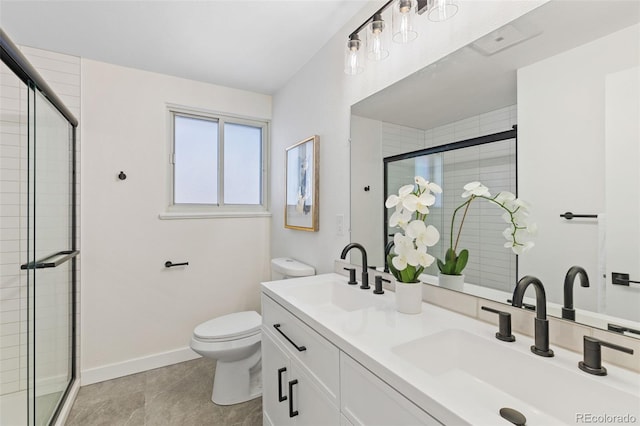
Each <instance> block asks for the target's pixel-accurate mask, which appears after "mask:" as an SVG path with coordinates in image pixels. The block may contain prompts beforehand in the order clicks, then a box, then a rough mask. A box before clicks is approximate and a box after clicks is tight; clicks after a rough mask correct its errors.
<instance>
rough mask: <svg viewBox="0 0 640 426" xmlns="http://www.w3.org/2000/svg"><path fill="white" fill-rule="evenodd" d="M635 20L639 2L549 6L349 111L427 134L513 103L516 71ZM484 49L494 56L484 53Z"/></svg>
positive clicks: (639, 13)
mask: <svg viewBox="0 0 640 426" xmlns="http://www.w3.org/2000/svg"><path fill="white" fill-rule="evenodd" d="M638 22H640V1H635V0H634V1H627V0H622V1H615V0H606V1H592V0H583V1H553V2H549V3H546V4H544V5H542V6H540V7H538V8H537V9H534V10H533V11H531V12H529V13H528V14H526V15H524V16H522V17H521V18H518V19H517V20H516V21H514V22H512V23H510V24H508V25H505V26H504V27H502V28H500V29H498V30H496V31H493V32H491V33H490V34H487V35H486V36H484V37H482V38H481V39H479V40H476V41H475V42H473V43H471V44H469V45H468V46H465V47H463V48H462V49H460V50H458V51H456V52H454V53H452V54H450V55H448V56H447V57H445V58H443V59H441V60H440V61H438V62H436V63H434V64H432V65H430V66H428V67H426V68H424V69H422V70H420V71H418V72H416V73H415V74H413V75H411V76H409V77H407V78H405V79H404V80H401V81H399V82H397V83H395V84H393V85H391V86H389V87H387V88H386V89H384V90H381V91H380V92H378V93H376V94H374V95H372V96H370V97H368V98H366V99H364V100H362V101H360V102H358V103H357V104H356V105H354V106H353V107H352V109H351V111H352V113H353V114H355V115H358V116H362V117H368V118H372V119H375V120H380V121H385V122H389V123H395V124H400V125H404V126H408V127H413V128H416V129H432V128H435V127H438V126H442V125H444V124H447V123H451V122H454V121H457V120H460V119H463V118H467V117H472V116H475V115H478V114H480V113H484V112H487V111H494V110H497V109H500V108H503V107H506V106H510V105H514V104H516V102H517V93H516V72H517V70H518V68H522V67H524V66H526V65H529V64H532V63H535V62H538V61H540V60H542V59H544V58H548V57H550V56H552V55H555V54H558V53H560V52H564V51H566V50H568V49H571V48H574V47H576V46H579V45H582V44H584V43H588V42H589V41H592V40H595V39H597V38H600V37H603V36H604V35H606V34H609V33H612V32H614V31H617V30H620V29H622V28H625V27H628V26H630V25H634V24H637V23H638ZM487 48H489V49H491V48H494V49H496V50H497V51H495V53H487ZM594 60H595V59H594Z"/></svg>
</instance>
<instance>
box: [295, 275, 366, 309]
mask: <svg viewBox="0 0 640 426" xmlns="http://www.w3.org/2000/svg"><path fill="white" fill-rule="evenodd" d="M286 294H287V298H289V299H291V301H292V302H295V303H302V304H305V305H311V306H314V307H316V308H324V309H325V310H326V309H335V308H337V309H340V310H342V311H346V312H351V311H356V310H359V309H365V308H369V307H371V306H373V305H374V304H375V302H376V301H375V300H374V299H373V298H372V296H371V294H370V291H363V290H360V289H359V288H358V286H357V285H353V286H351V285H349V284H347V283H346V280H345V281H338V280H334V281H331V282H327V281H322V282H316V283H309V284H303V285H296V286H294V285H292V286H290V287H289V288H287V291H286Z"/></svg>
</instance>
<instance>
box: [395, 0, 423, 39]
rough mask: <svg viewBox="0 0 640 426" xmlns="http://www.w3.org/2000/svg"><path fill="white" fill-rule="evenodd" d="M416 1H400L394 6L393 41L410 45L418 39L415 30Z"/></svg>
mask: <svg viewBox="0 0 640 426" xmlns="http://www.w3.org/2000/svg"><path fill="white" fill-rule="evenodd" d="M414 8H415V0H398V2H397V3H396V4H395V5H394V6H393V41H394V42H396V43H409V42H410V41H413V40H415V39H416V37H418V33H417V32H416V31H415V30H414V29H413V15H414V13H413V10H414Z"/></svg>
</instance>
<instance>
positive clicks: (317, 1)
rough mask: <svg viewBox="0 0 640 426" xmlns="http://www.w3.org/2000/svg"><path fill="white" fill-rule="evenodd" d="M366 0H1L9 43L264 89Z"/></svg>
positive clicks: (272, 87)
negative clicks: (11, 41)
mask: <svg viewBox="0 0 640 426" xmlns="http://www.w3.org/2000/svg"><path fill="white" fill-rule="evenodd" d="M370 1H372V0H289V1H283V0H254V1H247V0H206V1H190V0H173V1H166V0H146V1H131V0H124V1H123V0H118V1H115V0H111V1H104V0H73V1H61V0H48V1H46V0H45V1H43V0H40V1H31V0H0V25H1V26H2V28H3V29H4V31H5V32H6V33H7V34H8V35H9V37H11V38H12V40H13V41H14V43H16V44H18V45H25V46H31V47H36V48H40V49H46V50H51V51H55V52H61V53H66V54H70V55H75V56H82V57H85V58H89V59H94V60H98V61H103V62H109V63H113V64H118V65H123V66H127V67H132V68H138V69H143V70H147V71H154V72H159V73H163V74H168V75H174V76H178V77H183V78H187V79H191V80H197V81H203V82H207V83H212V84H218V85H222V86H227V87H234V88H238V89H244V90H250V91H254V92H258V93H265V94H273V93H274V92H276V91H277V90H278V89H279V88H281V87H282V86H283V85H284V84H285V83H286V82H287V81H288V80H289V79H291V77H292V76H293V75H294V74H295V73H296V72H297V71H298V70H299V69H300V68H301V67H302V66H303V65H304V64H305V63H306V62H308V61H309V60H310V59H311V58H312V57H313V55H314V54H315V53H316V52H317V51H318V50H319V49H320V48H321V47H322V46H323V45H324V44H325V43H327V41H329V39H330V38H331V37H332V36H333V35H334V34H335V33H336V32H337V31H338V30H339V29H340V28H341V27H342V26H344V25H345V24H346V23H347V22H348V21H349V19H350V18H351V17H352V16H353V15H355V14H356V13H357V12H358V11H359V10H360V9H362V8H363V7H364V6H365V5H366V4H367V3H368V2H370Z"/></svg>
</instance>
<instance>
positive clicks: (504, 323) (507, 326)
mask: <svg viewBox="0 0 640 426" xmlns="http://www.w3.org/2000/svg"><path fill="white" fill-rule="evenodd" d="M480 309H482V310H483V311H487V312H492V313H494V314H498V332H497V333H496V339H498V340H502V341H503V342H515V341H516V336H514V335H513V334H511V314H510V313H509V312H503V311H499V310H497V309H493V308H489V307H487V306H482V307H480Z"/></svg>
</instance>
